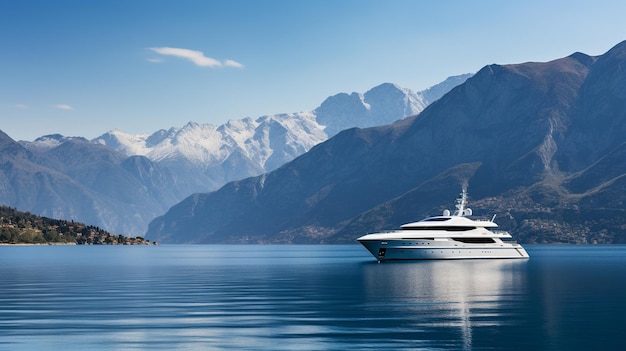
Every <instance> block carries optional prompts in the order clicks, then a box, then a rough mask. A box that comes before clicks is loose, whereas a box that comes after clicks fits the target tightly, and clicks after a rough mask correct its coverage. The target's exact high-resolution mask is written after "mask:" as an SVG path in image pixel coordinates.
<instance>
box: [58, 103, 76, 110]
mask: <svg viewBox="0 0 626 351" xmlns="http://www.w3.org/2000/svg"><path fill="white" fill-rule="evenodd" d="M54 108H58V109H59V110H67V111H69V110H73V109H74V108H73V107H72V106H70V105H66V104H57V105H54Z"/></svg>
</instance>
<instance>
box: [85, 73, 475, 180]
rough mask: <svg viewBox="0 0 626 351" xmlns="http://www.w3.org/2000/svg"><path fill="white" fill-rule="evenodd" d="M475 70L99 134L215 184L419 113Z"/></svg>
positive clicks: (182, 173)
mask: <svg viewBox="0 0 626 351" xmlns="http://www.w3.org/2000/svg"><path fill="white" fill-rule="evenodd" d="M469 76H471V75H470V74H466V75H461V76H455V77H450V78H448V79H447V80H446V81H444V82H443V83H441V84H438V85H436V86H435V87H433V88H430V89H428V90H425V91H424V92H417V93H416V92H413V91H412V90H410V89H406V88H402V87H399V86H398V85H395V84H391V83H384V84H381V85H379V86H376V87H374V88H372V89H370V90H369V91H367V92H366V93H365V94H361V93H356V92H354V93H352V94H346V93H340V94H336V95H334V96H331V97H329V98H327V99H326V100H324V102H322V104H321V105H320V106H319V107H318V108H317V109H315V110H314V111H310V112H299V113H285V114H278V115H266V116H262V117H259V118H257V119H252V118H249V117H248V118H244V119H239V120H230V121H228V122H227V123H225V124H223V125H221V126H214V125H211V124H198V123H195V122H189V123H188V124H186V125H185V126H183V127H180V128H176V127H174V128H170V129H169V130H159V131H156V132H154V133H152V134H150V135H148V134H129V133H125V132H123V131H120V130H112V131H110V132H108V133H105V134H103V135H101V136H100V137H98V138H96V139H94V140H93V142H96V143H99V144H102V145H105V146H108V147H110V148H112V149H114V150H116V151H118V152H121V153H122V154H125V155H127V156H133V155H141V156H146V157H147V158H149V159H150V160H151V161H153V162H158V163H161V164H163V165H166V166H168V167H169V168H170V169H171V170H172V172H174V173H175V174H179V175H180V177H190V176H193V175H196V176H197V177H199V178H198V179H197V180H196V181H193V182H192V183H195V184H198V186H192V188H191V189H190V190H191V191H192V192H203V191H210V190H215V189H217V188H219V187H220V186H222V185H223V184H225V183H226V182H228V181H231V180H237V179H243V178H246V177H250V176H256V175H259V174H261V173H265V172H269V171H272V170H274V169H276V168H278V167H280V166H281V165H283V164H284V163H286V162H289V161H291V160H293V159H294V158H296V157H297V156H299V155H301V154H303V153H305V152H307V151H308V150H310V149H311V148H312V147H313V146H315V145H317V144H319V143H321V142H323V141H325V140H326V139H328V138H329V137H331V136H333V135H335V134H337V133H338V132H340V131H342V130H344V129H348V128H353V127H361V128H363V127H371V126H376V125H384V124H389V123H392V122H394V121H396V120H398V119H401V118H404V117H408V116H412V115H416V114H418V113H419V112H420V111H422V110H423V109H424V108H425V107H426V106H427V105H428V104H429V103H431V102H432V101H434V100H436V99H439V98H440V97H441V96H442V95H443V94H445V93H446V92H447V91H449V90H450V89H452V88H453V87H454V86H456V85H458V84H460V83H462V82H464V81H465V80H466V79H467V78H468V77H469ZM433 89H435V92H434V93H432V90H433ZM429 92H431V93H429ZM437 92H440V93H437ZM189 168H191V169H189Z"/></svg>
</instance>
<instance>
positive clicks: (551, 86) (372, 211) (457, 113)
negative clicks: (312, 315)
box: [146, 42, 626, 243]
mask: <svg viewBox="0 0 626 351" xmlns="http://www.w3.org/2000/svg"><path fill="white" fill-rule="evenodd" d="M624 87H626V42H622V43H620V44H618V45H617V46H615V47H614V48H612V49H611V50H610V51H608V52H607V53H605V54H604V55H601V56H598V57H590V56H587V55H585V54H582V53H575V54H573V55H571V56H569V57H565V58H562V59H557V60H554V61H550V62H531V63H524V64H518V65H489V66H486V67H484V68H483V69H481V70H480V71H479V72H478V73H477V74H476V75H474V76H473V77H472V78H470V79H468V80H467V81H466V82H465V83H464V84H462V85H460V86H458V87H456V88H454V89H453V90H452V91H450V92H449V93H448V94H446V95H445V96H444V97H442V98H441V99H439V100H437V101H436V102H434V103H433V104H431V105H430V106H428V107H427V108H426V109H425V110H424V111H422V112H421V113H420V114H419V116H417V117H410V118H407V119H404V120H401V121H398V122H395V123H393V124H391V125H387V126H382V127H374V128H368V129H357V128H355V129H349V130H346V131H343V132H341V133H339V134H338V135H336V136H335V137H333V138H331V139H329V140H328V141H326V142H324V143H322V144H319V145H317V146H315V147H313V148H312V149H311V150H310V151H309V152H307V153H306V154H304V155H302V156H300V157H298V158H296V159H295V160H293V161H292V162H289V163H287V164H285V165H284V166H282V167H280V168H278V169H277V170H275V171H273V172H270V173H267V174H264V175H261V176H258V177H254V178H248V179H245V180H241V181H235V182H231V183H228V184H226V185H225V186H224V187H222V188H221V189H219V190H218V191H215V192H211V193H207V194H195V195H193V196H190V197H188V198H187V199H185V200H184V201H182V202H181V203H179V204H178V205H176V206H174V207H172V208H171V209H170V210H169V211H168V212H167V213H166V214H165V215H164V216H162V217H159V218H157V219H155V220H154V221H153V222H152V223H151V224H150V228H149V231H148V233H147V235H146V237H148V238H150V239H152V240H158V241H162V242H171V243H182V242H186V243H233V242H237V243H240V242H248V243H258V242H283V243H322V242H335V243H337V242H353V241H354V239H355V238H356V237H358V236H359V235H361V234H363V233H364V232H366V231H374V230H381V229H387V228H391V227H396V226H398V225H400V224H402V223H404V222H408V221H411V220H414V219H419V218H420V217H423V216H426V215H429V214H436V213H439V212H440V211H441V210H442V209H444V208H445V207H450V206H451V201H452V200H453V199H454V198H455V197H456V194H457V193H458V191H459V190H460V189H461V186H462V185H468V186H469V191H470V195H471V198H472V201H473V209H474V210H475V211H474V212H475V213H476V214H479V215H480V214H483V215H489V216H490V215H491V214H492V213H494V212H496V213H498V222H499V224H500V225H501V227H503V229H508V230H511V231H513V232H514V234H515V236H516V237H517V238H518V239H519V240H521V241H522V242H572V243H596V242H597V243H623V242H626V209H625V206H624V201H625V200H626V191H625V190H626V173H625V172H624V166H623V165H624V164H626V158H625V157H626V152H625V148H626V146H625V145H626V89H625V88H624Z"/></svg>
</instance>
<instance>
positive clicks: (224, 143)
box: [0, 77, 467, 235]
mask: <svg viewBox="0 0 626 351" xmlns="http://www.w3.org/2000/svg"><path fill="white" fill-rule="evenodd" d="M466 78H467V77H466ZM446 82H448V80H447V81H446ZM446 82H444V83H442V84H448V86H449V88H448V89H447V90H450V89H451V88H452V87H453V86H450V84H449V83H446ZM443 90H445V91H447V90H446V89H443ZM437 98H438V97H437ZM431 99H433V100H434V99H435V98H432V97H431V98H430V99H428V98H425V97H424V95H423V93H414V92H412V91H410V90H408V89H404V88H401V87H398V86H397V85H394V84H382V85H379V86H377V87H375V88H373V89H371V90H369V91H368V92H366V93H365V94H360V93H352V94H350V95H348V94H337V95H335V96H332V97H329V98H328V99H326V100H325V101H324V102H323V103H322V105H321V106H320V107H319V108H317V109H316V110H314V111H310V112H300V113H285V114H278V115H267V116H262V117H259V118H257V119H252V118H244V119H240V120H231V121H229V122H227V123H225V124H223V125H220V126H214V125H210V124H199V123H194V122H189V123H187V124H186V125H184V126H182V127H174V128H170V129H169V130H159V131H156V132H154V133H151V134H129V133H125V132H123V131H120V130H112V131H110V132H108V133H105V134H103V135H101V136H99V137H98V138H95V139H94V140H87V139H85V138H82V137H64V136H62V135H58V134H55V135H48V136H43V137H40V138H38V139H37V140H35V141H33V142H27V141H20V142H19V143H17V142H15V141H13V140H11V139H10V137H8V136H6V135H5V139H6V143H5V144H6V147H7V148H8V149H7V150H9V149H10V150H11V151H10V152H9V151H7V152H6V153H4V156H6V157H9V161H7V162H9V163H10V164H13V165H14V166H13V167H8V168H6V169H7V170H8V171H7V172H4V171H3V170H2V169H0V202H2V204H5V205H9V206H14V207H16V208H17V209H20V210H24V211H30V212H32V213H35V214H41V215H46V216H51V217H55V218H64V219H73V220H78V221H81V222H85V223H89V224H92V225H97V226H100V227H102V228H104V229H106V230H108V231H111V232H114V233H124V234H126V235H142V234H143V233H145V230H146V228H147V225H148V223H149V222H150V221H151V220H152V219H154V218H155V217H156V216H157V215H159V214H162V213H163V212H164V211H166V210H167V209H168V208H169V207H171V206H173V205H174V204H176V203H177V202H179V201H181V200H182V199H184V198H185V197H186V196H188V195H190V194H193V193H199V192H208V191H212V190H216V189H218V188H220V187H221V186H223V185H224V184H226V183H227V182H230V181H233V180H240V179H244V178H247V177H251V176H257V175H259V174H262V173H266V172H269V171H272V170H275V169H277V168H279V167H281V166H282V165H283V164H285V163H287V162H289V161H291V160H293V159H295V158H297V157H298V156H300V155H302V154H304V153H306V152H307V151H309V150H310V149H312V148H313V147H314V146H315V145H317V144H319V143H321V142H323V141H325V140H326V139H328V137H329V136H332V135H334V134H335V133H337V132H339V131H340V130H342V129H345V128H352V127H367V126H372V125H383V124H388V123H390V122H393V121H395V120H398V119H401V118H404V117H407V116H409V115H415V114H417V113H419V112H420V111H421V110H422V109H423V107H424V106H425V105H427V104H428V103H430V102H432V101H433V100H431ZM1 142H2V140H0V146H2V145H3V144H2V143H1ZM16 150H18V151H16ZM15 155H18V156H19V155H21V156H20V157H17V158H16V157H14V156H15ZM0 156H3V154H0ZM0 158H1V157H0ZM320 162H321V163H323V162H325V160H320ZM321 163H320V166H322V164H321ZM18 165H19V166H18Z"/></svg>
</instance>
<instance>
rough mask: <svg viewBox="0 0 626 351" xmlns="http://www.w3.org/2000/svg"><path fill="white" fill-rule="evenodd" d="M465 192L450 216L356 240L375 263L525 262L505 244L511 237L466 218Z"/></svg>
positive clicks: (468, 213)
mask: <svg viewBox="0 0 626 351" xmlns="http://www.w3.org/2000/svg"><path fill="white" fill-rule="evenodd" d="M466 205H467V191H466V189H463V191H462V192H461V195H460V197H459V198H458V199H457V201H456V204H455V207H456V210H455V211H454V213H453V214H450V211H448V210H445V211H444V212H443V215H442V216H436V217H428V218H425V219H423V220H421V221H419V222H413V223H407V224H404V225H402V226H401V227H400V229H399V230H394V231H389V232H381V233H374V234H367V235H364V236H362V237H360V238H358V239H357V240H358V241H359V242H360V243H361V244H362V245H363V246H365V248H366V249H367V250H368V251H369V252H370V253H371V254H372V255H373V256H374V257H375V258H376V259H378V261H379V262H380V261H385V260H418V259H473V258H528V253H527V252H526V250H525V249H524V248H523V247H522V246H521V245H520V244H518V243H516V242H513V241H509V240H508V239H511V234H509V233H508V232H505V231H498V230H495V228H497V227H498V225H497V224H496V223H494V222H493V220H494V219H495V215H494V217H493V218H492V219H491V220H473V219H470V218H468V217H466V216H471V215H472V210H471V209H470V208H466Z"/></svg>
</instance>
